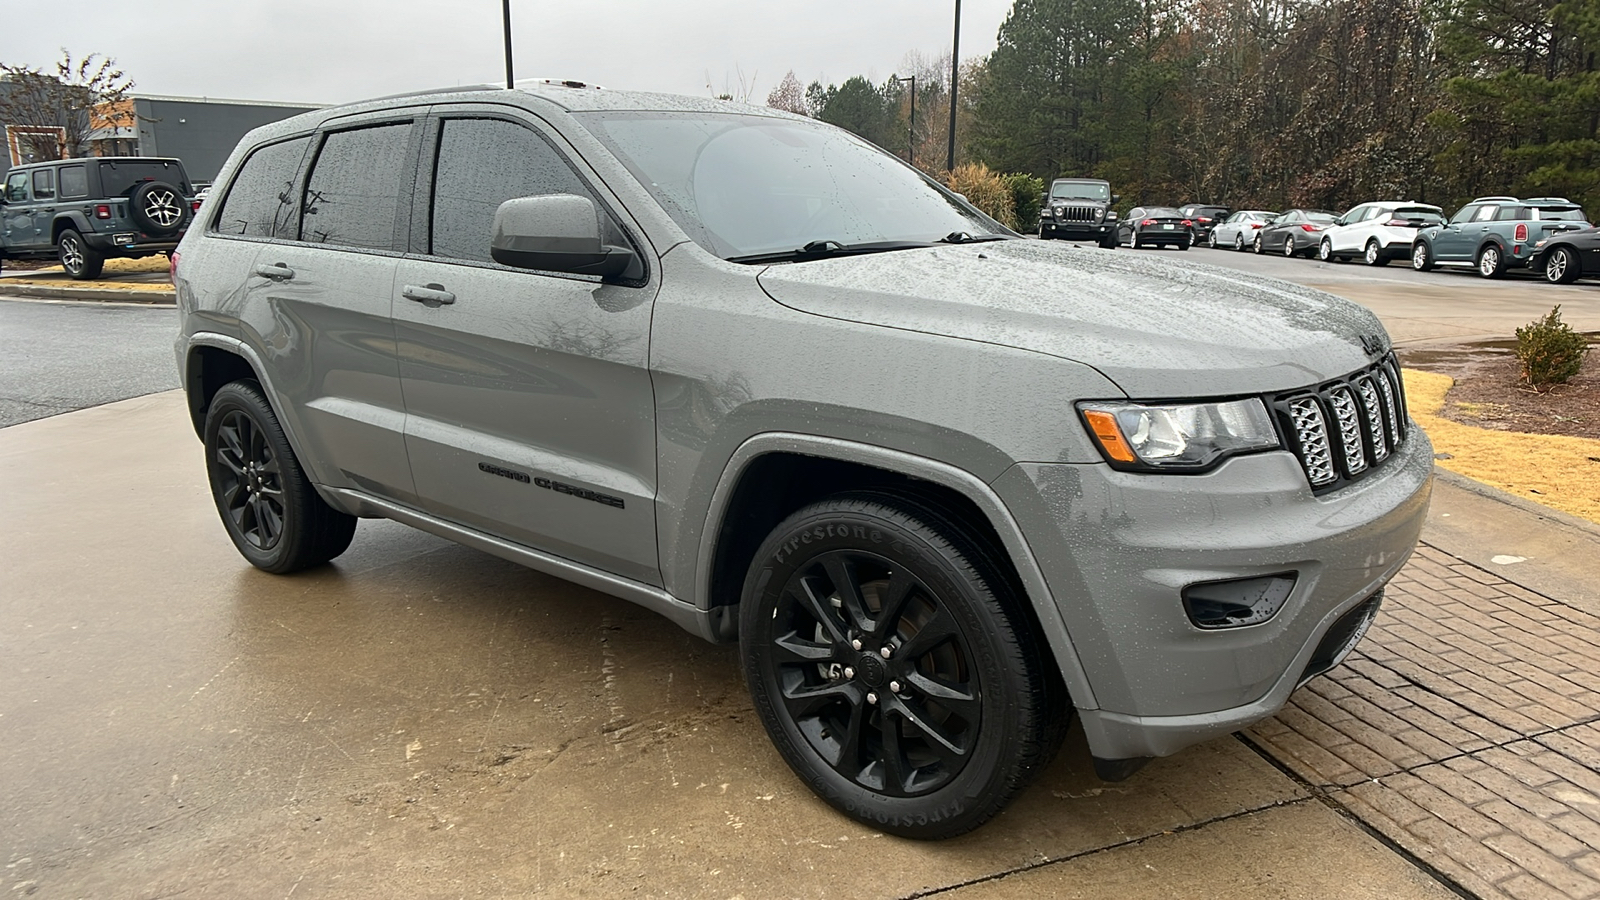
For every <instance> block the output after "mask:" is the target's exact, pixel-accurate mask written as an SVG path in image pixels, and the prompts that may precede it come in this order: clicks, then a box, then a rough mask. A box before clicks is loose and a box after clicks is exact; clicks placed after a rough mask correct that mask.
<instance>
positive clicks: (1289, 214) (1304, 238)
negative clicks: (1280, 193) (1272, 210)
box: [1255, 209, 1339, 256]
mask: <svg viewBox="0 0 1600 900" xmlns="http://www.w3.org/2000/svg"><path fill="white" fill-rule="evenodd" d="M1338 218H1339V216H1338V215H1337V214H1336V213H1331V212H1328V211H1327V210H1325V209H1291V210H1287V211H1285V212H1284V214H1283V215H1281V216H1279V217H1277V218H1276V219H1273V220H1272V224H1270V225H1267V226H1265V227H1263V228H1262V229H1261V230H1260V231H1257V232H1256V241H1255V251H1256V252H1257V253H1282V254H1283V255H1284V256H1310V255H1312V254H1313V253H1315V252H1316V251H1317V245H1318V244H1319V243H1321V242H1322V232H1323V231H1325V230H1326V229H1327V227H1328V226H1329V225H1332V224H1333V223H1334V222H1335V221H1336V220H1337V219H1338Z"/></svg>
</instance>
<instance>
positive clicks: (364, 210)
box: [300, 122, 411, 250]
mask: <svg viewBox="0 0 1600 900" xmlns="http://www.w3.org/2000/svg"><path fill="white" fill-rule="evenodd" d="M410 137H411V123H410V122H403V123H399V124H395V125H379V126H376V127H373V128H360V129H356V130H354V131H338V132H334V133H333V134H330V135H328V137H327V139H326V140H325V141H323V143H322V152H320V153H318V154H317V161H316V163H314V164H313V165H312V168H311V177H310V178H308V179H307V180H306V193H305V205H304V209H303V210H302V212H301V214H300V240H302V241H306V242H309V243H313V244H339V245H342V246H346V247H368V248H371V249H374V250H393V249H395V240H394V233H395V213H396V211H397V210H398V209H399V208H400V184H401V182H402V181H403V180H404V179H405V177H406V171H405V169H406V166H407V165H408V164H409V162H410V160H409V159H408V157H407V155H406V151H407V148H408V141H409V138H410Z"/></svg>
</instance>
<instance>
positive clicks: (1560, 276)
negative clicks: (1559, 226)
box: [1544, 247, 1583, 284]
mask: <svg viewBox="0 0 1600 900" xmlns="http://www.w3.org/2000/svg"><path fill="white" fill-rule="evenodd" d="M1582 274H1583V265H1582V264H1581V263H1579V262H1578V254H1577V252H1576V251H1574V250H1572V249H1570V248H1567V247H1556V248H1555V249H1554V250H1551V251H1550V255H1549V256H1548V257H1547V258H1546V259H1545V261H1544V280H1545V281H1548V282H1550V283H1551V284H1571V283H1573V282H1574V281H1577V280H1578V276H1579V275H1582Z"/></svg>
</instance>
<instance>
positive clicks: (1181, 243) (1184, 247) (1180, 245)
mask: <svg viewBox="0 0 1600 900" xmlns="http://www.w3.org/2000/svg"><path fill="white" fill-rule="evenodd" d="M1178 249H1179V250H1187V249H1189V242H1188V241H1179V242H1178Z"/></svg>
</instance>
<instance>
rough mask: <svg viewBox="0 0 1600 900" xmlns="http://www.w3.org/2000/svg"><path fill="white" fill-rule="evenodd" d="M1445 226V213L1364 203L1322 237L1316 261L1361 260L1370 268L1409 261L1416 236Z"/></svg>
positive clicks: (1429, 208) (1389, 203)
mask: <svg viewBox="0 0 1600 900" xmlns="http://www.w3.org/2000/svg"><path fill="white" fill-rule="evenodd" d="M1443 223H1444V210H1442V209H1440V208H1439V207H1437V206H1429V205H1428V204H1426V203H1413V202H1411V201H1409V200H1406V201H1400V200H1386V201H1379V202H1374V203H1363V204H1361V205H1360V206H1358V207H1356V208H1355V209H1352V210H1350V211H1349V212H1347V213H1345V214H1344V215H1342V216H1340V217H1339V218H1338V220H1337V221H1335V222H1334V223H1333V225H1332V226H1331V227H1329V228H1328V229H1327V230H1326V231H1324V232H1323V233H1322V242H1321V243H1319V244H1318V245H1317V258H1318V259H1320V260H1322V261H1323V262H1344V261H1345V260H1347V259H1354V258H1356V257H1358V256H1359V257H1360V258H1361V259H1362V261H1364V262H1365V263H1366V264H1367V265H1369V266H1382V265H1387V264H1388V262H1389V260H1391V259H1410V258H1411V245H1412V244H1413V243H1415V242H1416V240H1417V232H1418V231H1419V230H1421V229H1423V228H1427V227H1429V226H1431V225H1441V224H1443Z"/></svg>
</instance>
